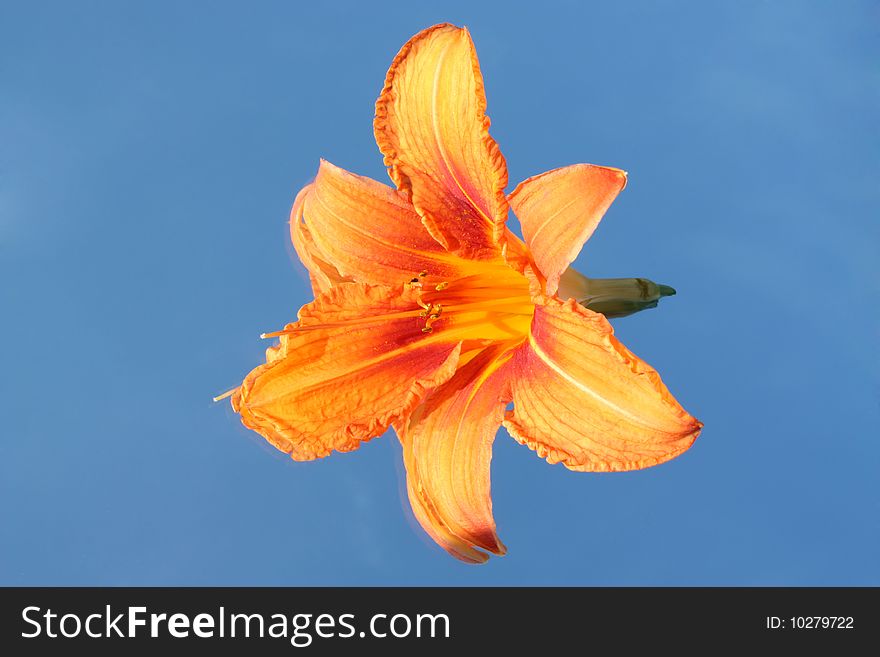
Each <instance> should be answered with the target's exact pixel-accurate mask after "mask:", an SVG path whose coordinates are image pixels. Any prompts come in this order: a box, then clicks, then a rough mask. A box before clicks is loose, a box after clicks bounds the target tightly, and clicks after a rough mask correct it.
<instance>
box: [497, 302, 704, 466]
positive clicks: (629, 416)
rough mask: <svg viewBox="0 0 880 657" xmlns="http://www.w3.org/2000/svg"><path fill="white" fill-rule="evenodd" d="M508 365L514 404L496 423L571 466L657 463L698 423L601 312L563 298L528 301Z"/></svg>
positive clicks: (682, 444) (678, 449)
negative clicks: (526, 325) (527, 316)
mask: <svg viewBox="0 0 880 657" xmlns="http://www.w3.org/2000/svg"><path fill="white" fill-rule="evenodd" d="M509 368H510V372H511V385H512V393H513V403H514V407H513V410H512V411H508V412H507V415H506V418H505V421H504V426H505V427H507V429H508V431H509V432H510V434H511V435H512V436H513V437H514V438H515V439H516V440H517V441H518V442H520V443H522V444H525V445H528V446H529V447H530V448H532V449H534V450H535V451H537V453H538V455H539V456H541V457H543V458H546V459H547V461H549V462H550V463H559V462H561V463H563V464H565V466H566V467H568V468H570V469H572V470H579V471H609V470H636V469H640V468H646V467H649V466H652V465H657V464H659V463H662V462H664V461H668V460H669V459H671V458H673V457H675V456H678V455H679V454H681V453H682V452H683V451H685V450H686V449H687V448H688V447H690V446H691V444H692V443H693V442H694V440H695V439H696V438H697V436H698V435H699V433H700V429H701V428H702V426H703V425H702V423H701V422H699V421H698V420H696V419H694V418H693V417H692V416H691V415H690V414H688V413H687V412H686V411H685V410H684V409H683V408H682V407H681V406H680V405H679V403H678V402H677V401H676V400H675V398H674V397H673V396H672V395H671V394H670V393H669V390H667V388H666V386H665V385H664V384H663V382H662V381H661V380H660V376H659V375H658V374H657V372H656V371H654V369H652V368H651V367H650V366H649V365H648V364H647V363H645V362H644V361H643V360H641V359H640V358H638V357H637V356H635V355H634V354H633V353H632V352H630V351H629V350H628V349H627V348H626V347H624V346H623V345H622V344H621V343H620V342H619V341H618V340H617V338H615V337H614V331H613V329H612V328H611V325H610V324H609V323H608V320H607V319H605V317H604V316H603V315H601V314H599V313H594V312H592V311H590V310H587V309H585V308H583V307H582V306H579V305H578V304H577V303H576V302H575V301H574V300H571V299H570V300H569V301H567V302H565V303H563V302H561V301H559V300H558V299H552V298H551V299H549V300H547V303H546V305H544V306H539V307H538V308H536V310H535V316H534V318H533V321H532V328H531V332H530V334H529V337H528V340H527V341H526V342H525V343H524V344H523V345H522V346H521V347H520V348H519V349H518V350H517V353H516V355H515V356H514V358H513V360H512V361H511V363H510V365H509Z"/></svg>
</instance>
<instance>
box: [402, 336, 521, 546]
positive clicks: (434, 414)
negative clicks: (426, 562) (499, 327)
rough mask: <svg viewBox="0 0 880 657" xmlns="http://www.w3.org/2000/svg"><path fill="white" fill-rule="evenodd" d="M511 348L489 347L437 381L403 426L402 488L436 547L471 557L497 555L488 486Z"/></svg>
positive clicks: (503, 402) (499, 424)
mask: <svg viewBox="0 0 880 657" xmlns="http://www.w3.org/2000/svg"><path fill="white" fill-rule="evenodd" d="M510 355H511V352H510V351H507V352H506V355H504V350H503V349H501V348H496V347H493V348H489V349H486V350H484V351H482V352H480V353H479V354H478V355H477V356H475V357H474V358H473V359H472V360H470V361H469V362H468V363H467V364H466V365H464V366H463V367H462V368H461V369H460V370H459V371H458V372H457V373H456V374H455V376H454V377H452V379H450V380H449V381H447V382H446V383H445V384H443V385H442V386H440V387H439V388H437V389H436V390H435V391H434V392H433V393H432V394H431V395H429V396H428V398H427V399H426V400H425V402H424V403H423V404H422V405H421V406H419V407H418V408H417V409H416V410H415V411H414V413H413V415H412V417H411V418H410V419H409V421H408V422H405V423H404V424H403V426H402V427H398V426H397V425H395V428H397V429H398V432H397V433H398V436H399V437H400V442H401V443H402V445H403V454H404V464H405V465H406V473H407V492H408V494H409V500H410V504H411V505H412V508H413V512H414V513H415V516H416V518H417V519H418V521H419V523H420V524H421V525H422V527H423V528H424V529H425V531H426V532H428V534H429V535H430V536H431V538H433V539H434V540H435V541H436V542H437V543H438V544H439V545H440V546H441V547H443V548H444V549H445V550H447V551H448V552H449V553H450V554H452V555H453V556H454V557H456V558H458V559H461V560H462V561H467V562H469V563H482V562H484V561H486V560H487V559H488V558H489V557H488V555H487V554H486V553H485V552H481V551H480V550H478V549H476V548H481V549H482V550H486V551H488V552H491V553H493V554H498V555H502V554H504V553H505V552H506V548H505V547H504V545H503V544H502V543H501V541H500V540H499V539H498V536H497V535H496V533H495V520H494V518H493V517H492V499H491V496H490V486H489V462H490V461H491V459H492V443H493V442H494V441H495V434H496V433H497V432H498V428H499V427H500V426H501V420H502V418H503V416H504V406H505V405H506V403H507V401H505V399H504V396H505V395H504V389H505V387H506V386H505V378H504V377H503V376H502V375H500V373H499V368H500V367H501V366H502V365H503V363H504V362H505V361H506V360H508V359H509V358H510Z"/></svg>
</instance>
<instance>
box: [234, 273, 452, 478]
mask: <svg viewBox="0 0 880 657" xmlns="http://www.w3.org/2000/svg"><path fill="white" fill-rule="evenodd" d="M419 310H420V308H419V307H418V305H417V304H416V302H415V300H414V297H413V296H412V294H411V291H409V290H404V291H403V292H401V291H400V289H397V290H392V289H391V288H385V287H371V286H368V285H363V284H359V283H343V284H340V285H338V286H334V287H333V288H332V289H331V290H330V291H328V292H327V293H325V294H322V295H320V296H319V297H318V298H317V299H316V300H315V301H313V302H312V303H309V304H307V305H305V306H303V307H302V309H301V310H300V312H299V321H297V322H296V323H294V324H291V325H289V326H288V327H287V329H286V330H285V331H283V332H282V333H283V334H282V335H281V344H280V345H279V346H278V347H277V348H275V349H271V350H270V351H269V352H268V353H267V358H268V362H267V363H266V364H264V365H261V366H260V367H257V368H256V369H255V370H253V371H252V372H251V373H250V374H248V376H247V377H246V378H245V380H244V383H243V384H242V385H241V388H240V389H239V390H237V391H236V393H235V394H234V395H233V396H232V405H233V408H234V409H235V410H236V411H237V412H238V413H240V414H241V420H242V422H243V423H244V424H245V426H247V427H249V428H251V429H253V430H255V431H257V432H258V433H260V434H261V435H262V436H264V437H265V438H266V439H267V440H268V441H269V442H270V443H272V444H273V445H274V446H275V447H277V448H278V449H280V450H281V451H283V452H287V453H289V454H290V455H291V456H292V457H293V458H294V459H295V460H298V461H306V460H311V459H315V458H320V457H323V456H327V455H328V454H330V452H331V451H334V450H335V451H340V452H347V451H351V450H353V449H356V448H357V447H358V446H359V445H360V443H361V442H362V441H364V440H369V439H370V438H373V437H375V436H378V435H380V434H382V433H383V432H384V431H385V430H386V429H387V428H388V427H389V426H390V425H391V423H392V422H396V421H398V420H399V419H400V418H402V417H404V416H408V415H409V413H410V412H411V411H412V410H413V409H414V408H415V407H416V406H417V405H418V404H419V403H420V402H421V400H422V399H423V398H424V397H425V395H427V394H428V393H429V392H430V391H431V390H432V389H433V388H434V387H436V386H438V385H440V384H441V383H443V382H445V381H446V380H448V379H449V378H450V377H451V376H452V375H453V373H454V371H455V368H456V364H457V362H458V356H459V352H460V346H459V343H458V342H455V341H452V340H450V339H448V338H445V337H444V335H443V334H442V333H439V332H438V333H435V334H426V333H423V332H422V330H421V328H422V326H424V320H423V319H422V318H420V317H419V316H418V312H417V311H419Z"/></svg>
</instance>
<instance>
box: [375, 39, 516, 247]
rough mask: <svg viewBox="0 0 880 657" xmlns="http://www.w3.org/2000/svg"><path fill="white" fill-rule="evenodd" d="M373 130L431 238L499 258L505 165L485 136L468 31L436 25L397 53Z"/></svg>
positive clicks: (504, 210)
mask: <svg viewBox="0 0 880 657" xmlns="http://www.w3.org/2000/svg"><path fill="white" fill-rule="evenodd" d="M373 127H374V132H375V135H376V143H377V144H378V145H379V150H381V151H382V153H383V155H384V156H385V164H386V166H388V167H390V171H389V173H390V175H391V179H392V180H394V182H395V184H396V185H397V186H398V188H399V189H400V191H401V192H403V193H405V194H407V195H409V196H410V198H411V200H412V203H413V206H415V209H416V211H417V212H418V213H419V215H420V216H421V217H422V219H423V221H424V224H425V227H426V228H427V229H428V230H429V231H430V233H431V234H432V235H433V236H434V237H435V238H437V240H438V241H439V242H441V243H442V244H443V245H444V246H446V247H447V248H448V249H449V250H450V251H452V252H454V253H456V254H459V255H461V256H463V257H467V258H474V259H484V258H494V257H497V253H498V250H499V248H500V246H501V243H502V242H503V238H504V224H505V222H506V221H507V210H508V205H507V199H506V198H505V196H504V188H505V187H506V186H507V165H506V164H505V162H504V157H503V156H502V155H501V151H500V150H499V148H498V145H497V144H496V143H495V141H494V140H493V139H492V137H491V136H490V135H489V118H488V117H487V116H486V95H485V91H484V88H483V77H482V74H481V73H480V65H479V62H478V61H477V54H476V51H475V50H474V44H473V42H472V41H471V37H470V34H468V31H467V29H464V28H458V27H455V26H454V25H449V24H442V25H435V26H433V27H430V28H428V29H426V30H423V31H422V32H420V33H419V34H417V35H416V36H414V37H413V38H412V39H410V40H409V41H408V42H407V43H406V44H405V45H404V46H403V48H401V50H400V52H399V53H398V54H397V57H395V59H394V62H393V63H392V64H391V68H390V69H389V70H388V75H387V77H386V78H385V88H384V89H383V90H382V93H381V95H380V96H379V99H378V100H377V101H376V118H375V121H374V123H373Z"/></svg>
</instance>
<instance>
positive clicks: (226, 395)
mask: <svg viewBox="0 0 880 657" xmlns="http://www.w3.org/2000/svg"><path fill="white" fill-rule="evenodd" d="M236 390H238V388H233V389H232V390H227V391H226V392H224V393H223V394H222V395H217V396H216V397H214V401H215V402H218V401H222V400H224V399H226V398H227V397H232V395H234V394H235V391H236Z"/></svg>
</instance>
